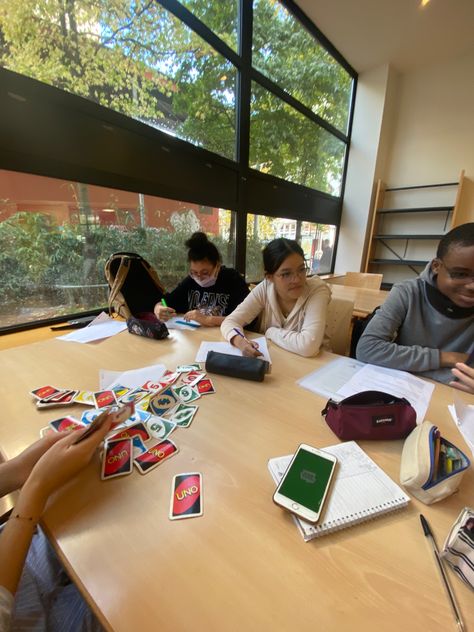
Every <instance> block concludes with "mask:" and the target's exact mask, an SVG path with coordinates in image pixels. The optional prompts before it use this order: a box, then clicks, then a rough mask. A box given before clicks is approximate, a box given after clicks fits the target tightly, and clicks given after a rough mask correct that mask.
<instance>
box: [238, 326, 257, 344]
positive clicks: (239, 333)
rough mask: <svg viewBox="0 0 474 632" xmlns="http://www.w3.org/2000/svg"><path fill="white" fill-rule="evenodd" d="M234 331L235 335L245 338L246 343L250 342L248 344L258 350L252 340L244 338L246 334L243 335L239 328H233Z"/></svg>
mask: <svg viewBox="0 0 474 632" xmlns="http://www.w3.org/2000/svg"><path fill="white" fill-rule="evenodd" d="M233 330H234V331H235V333H236V334H237V335H238V336H240V337H241V338H243V339H244V340H245V342H248V343H249V345H250V346H251V347H253V348H254V349H258V347H257V346H256V345H255V343H253V342H252V341H251V340H249V339H248V338H247V337H246V336H244V334H243V333H242V332H241V331H239V330H238V329H237V327H233Z"/></svg>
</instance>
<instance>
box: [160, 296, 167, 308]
mask: <svg viewBox="0 0 474 632" xmlns="http://www.w3.org/2000/svg"><path fill="white" fill-rule="evenodd" d="M161 304H162V305H163V307H168V305H167V304H166V301H165V299H164V298H162V299H161Z"/></svg>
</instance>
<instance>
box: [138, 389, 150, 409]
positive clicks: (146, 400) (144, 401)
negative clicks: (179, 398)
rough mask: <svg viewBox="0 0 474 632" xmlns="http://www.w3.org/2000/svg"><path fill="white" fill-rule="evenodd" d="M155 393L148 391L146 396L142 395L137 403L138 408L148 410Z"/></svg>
mask: <svg viewBox="0 0 474 632" xmlns="http://www.w3.org/2000/svg"><path fill="white" fill-rule="evenodd" d="M153 395H154V393H150V392H148V393H147V394H146V395H145V397H142V398H141V399H140V400H138V401H137V402H135V403H136V406H137V408H139V409H140V410H141V411H147V410H148V406H149V404H150V400H151V398H152V397H153Z"/></svg>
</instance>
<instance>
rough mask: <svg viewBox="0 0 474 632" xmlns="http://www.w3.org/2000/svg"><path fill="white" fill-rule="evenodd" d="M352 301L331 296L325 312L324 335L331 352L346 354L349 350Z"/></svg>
mask: <svg viewBox="0 0 474 632" xmlns="http://www.w3.org/2000/svg"><path fill="white" fill-rule="evenodd" d="M353 311H354V302H353V301H347V300H345V299H342V298H332V299H331V300H330V301H329V305H328V309H327V313H326V335H327V336H328V338H329V341H330V348H331V351H332V352H333V353H337V354H339V355H347V354H348V352H349V343H350V334H351V320H352V312H353Z"/></svg>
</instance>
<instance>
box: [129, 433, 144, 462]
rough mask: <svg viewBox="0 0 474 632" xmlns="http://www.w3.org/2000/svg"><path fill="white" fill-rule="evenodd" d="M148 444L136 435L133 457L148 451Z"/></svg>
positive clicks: (133, 443)
mask: <svg viewBox="0 0 474 632" xmlns="http://www.w3.org/2000/svg"><path fill="white" fill-rule="evenodd" d="M146 449H147V448H146V445H145V444H144V443H143V439H141V438H140V437H138V436H136V437H133V439H132V451H133V458H135V457H137V456H139V455H140V454H143V453H144V452H146Z"/></svg>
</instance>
